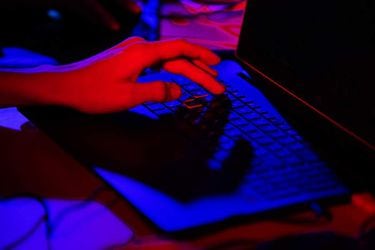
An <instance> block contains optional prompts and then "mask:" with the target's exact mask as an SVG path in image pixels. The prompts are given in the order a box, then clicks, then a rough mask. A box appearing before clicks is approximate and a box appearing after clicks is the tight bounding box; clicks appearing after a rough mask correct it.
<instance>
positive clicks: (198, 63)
mask: <svg viewBox="0 0 375 250" xmlns="http://www.w3.org/2000/svg"><path fill="white" fill-rule="evenodd" d="M193 63H194V64H195V65H196V66H198V67H199V68H201V69H202V70H204V71H206V72H207V73H208V74H210V75H212V76H214V77H216V76H217V75H218V73H217V71H216V70H214V69H213V68H210V67H209V66H208V65H207V64H205V63H203V62H201V61H199V60H193Z"/></svg>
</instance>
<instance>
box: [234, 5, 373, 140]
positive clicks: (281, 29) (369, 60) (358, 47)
mask: <svg viewBox="0 0 375 250" xmlns="http://www.w3.org/2000/svg"><path fill="white" fill-rule="evenodd" d="M374 6H375V4H374V3H373V1H367V0H359V1H355V2H353V1H350V2H348V1H339V0H328V1H327V0H314V1H300V0H284V1H278V0H249V1H248V4H247V10H246V13H245V17H244V21H243V26H242V31H241V37H240V41H239V46H238V51H237V54H238V56H239V57H240V58H241V59H242V60H244V61H246V62H247V63H249V64H251V65H252V66H254V67H255V68H257V69H258V70H260V71H261V72H263V73H264V74H266V75H267V76H269V77H270V78H272V79H273V80H275V81H277V82H278V83H280V84H281V85H282V86H283V87H285V88H287V89H289V90H290V91H291V92H293V93H294V94H296V95H298V96H299V97H301V98H302V99H304V100H305V101H307V102H308V103H310V104H311V105H313V106H314V107H315V108H318V109H319V110H320V111H323V113H325V114H326V115H328V116H330V117H331V118H333V119H334V120H336V121H337V122H339V123H340V124H341V125H343V126H344V127H346V128H348V129H349V130H351V131H353V132H354V133H355V134H357V135H358V136H360V137H362V139H365V140H366V141H367V142H369V143H370V144H372V145H374V144H375V136H374V129H373V128H374V127H375V124H374V121H375V110H374V98H373V91H371V89H373V87H372V85H373V84H374V83H375V81H374V78H373V75H374V66H375V48H374V45H375V25H374V23H375V22H374V21H375V20H374V19H375V8H374Z"/></svg>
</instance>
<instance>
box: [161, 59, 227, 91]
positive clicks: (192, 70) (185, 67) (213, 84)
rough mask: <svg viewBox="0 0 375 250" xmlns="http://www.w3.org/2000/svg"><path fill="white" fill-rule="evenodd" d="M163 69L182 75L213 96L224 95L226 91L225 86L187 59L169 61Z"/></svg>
mask: <svg viewBox="0 0 375 250" xmlns="http://www.w3.org/2000/svg"><path fill="white" fill-rule="evenodd" d="M163 68H164V69H165V70H167V71H169V72H171V73H174V74H181V75H183V76H185V77H187V78H189V79H191V80H192V81H194V82H196V83H197V84H199V85H201V86H202V87H204V88H205V89H207V90H208V91H210V92H211V93H213V94H222V93H224V91H225V88H224V86H223V85H222V84H220V83H219V82H218V81H216V80H215V78H214V77H213V76H212V75H211V74H209V73H207V72H206V71H204V70H202V69H201V68H199V67H197V66H196V65H194V64H192V63H190V62H189V61H187V60H185V59H177V60H173V61H168V62H166V63H165V64H164V65H163Z"/></svg>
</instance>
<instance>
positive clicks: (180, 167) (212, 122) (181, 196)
mask: <svg viewBox="0 0 375 250" xmlns="http://www.w3.org/2000/svg"><path fill="white" fill-rule="evenodd" d="M200 99H201V100H199V101H195V103H194V104H193V103H190V105H191V106H194V108H191V106H189V107H186V106H179V107H178V109H177V110H175V111H176V112H174V113H173V114H163V115H160V116H159V119H158V120H153V119H149V118H147V117H146V116H142V115H140V114H136V113H133V112H121V113H116V114H110V115H95V116H94V115H84V114H80V113H77V112H75V111H71V110H66V109H60V108H53V107H48V108H38V114H39V116H40V117H38V119H36V120H38V121H40V122H41V123H40V124H37V125H38V126H41V127H44V128H45V129H46V131H48V133H49V134H50V135H52V137H53V138H54V139H56V140H57V141H58V142H59V143H60V144H62V145H67V146H68V150H69V151H70V152H72V153H73V154H74V155H75V156H76V157H77V158H78V159H81V160H83V161H84V162H86V163H89V165H90V166H92V165H95V166H101V167H102V168H104V169H107V170H110V171H114V172H117V173H120V174H125V175H127V176H129V177H132V178H135V179H137V180H139V181H142V182H144V183H145V184H148V185H150V186H152V187H154V188H156V189H157V190H160V191H161V192H164V193H166V194H167V195H170V196H171V197H173V198H174V199H176V200H179V201H181V202H188V201H190V200H194V199H197V198H201V197H204V196H209V195H215V194H225V193H231V192H234V191H235V190H236V189H237V188H238V186H239V185H240V184H241V183H242V182H243V178H244V177H245V176H246V173H247V172H249V171H250V170H249V168H250V166H251V160H252V148H251V145H250V143H249V142H248V141H246V140H243V139H238V140H236V141H235V143H234V145H232V144H231V146H230V147H228V144H223V143H220V140H222V135H223V134H224V128H225V126H226V125H227V123H228V115H229V113H230V109H231V102H230V100H229V99H228V98H227V97H226V96H224V95H223V96H218V97H214V98H213V99H212V100H211V101H210V102H206V101H204V99H203V98H200ZM192 102H193V101H192ZM198 103H199V104H198ZM46 117H48V119H46ZM40 118H42V119H40ZM222 147H224V148H222ZM218 152H219V153H220V152H221V155H216V156H215V153H216V154H217V153H218ZM215 157H216V158H222V159H221V160H222V161H221V163H220V168H213V167H212V166H213V165H214V164H212V159H213V158H215Z"/></svg>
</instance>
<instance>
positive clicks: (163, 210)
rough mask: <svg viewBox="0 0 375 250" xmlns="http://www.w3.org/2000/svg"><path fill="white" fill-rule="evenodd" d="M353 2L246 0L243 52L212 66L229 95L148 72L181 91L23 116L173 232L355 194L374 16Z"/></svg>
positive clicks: (364, 183) (367, 130) (369, 113)
mask: <svg viewBox="0 0 375 250" xmlns="http://www.w3.org/2000/svg"><path fill="white" fill-rule="evenodd" d="M345 5H346V3H342V2H340V1H329V2H327V1H324V4H323V1H313V2H310V3H306V2H303V3H302V2H300V1H296V0H286V1H282V2H280V1H275V0H248V3H247V7H246V11H245V15H244V19H243V24H242V30H241V35H240V39H239V44H238V47H237V50H236V55H230V54H229V55H228V54H227V53H224V54H223V55H222V57H223V61H222V62H221V63H220V64H219V65H217V66H216V69H217V70H218V72H219V76H218V79H219V80H220V81H222V82H223V83H224V84H225V85H226V87H227V91H226V93H225V94H224V95H222V96H213V95H211V94H210V93H208V92H207V91H205V90H204V89H202V88H201V87H200V86H198V85H197V84H195V83H193V82H191V81H190V80H188V79H186V78H184V77H182V76H179V75H174V74H170V73H167V72H149V73H147V74H144V75H143V76H142V77H141V78H140V79H139V81H140V82H141V83H140V84H142V82H148V81H154V80H156V79H162V80H167V81H174V82H177V83H178V84H179V85H180V86H182V88H183V94H182V97H181V98H180V99H179V100H176V101H172V102H166V103H145V104H144V105H140V106H138V107H135V108H133V109H131V110H128V111H124V112H119V113H115V114H108V115H87V114H81V113H78V112H76V111H73V110H68V109H65V108H59V107H32V108H23V109H21V111H22V113H23V114H25V115H26V116H27V117H28V118H29V119H30V120H31V121H33V122H34V123H35V124H36V125H37V126H38V127H40V128H41V129H42V130H43V131H45V132H46V133H47V134H48V135H50V136H51V137H52V138H53V139H54V140H55V141H56V142H57V143H58V144H59V145H61V146H62V147H63V148H64V149H65V150H66V151H67V152H70V153H71V154H72V155H73V156H75V157H76V158H77V159H78V160H80V161H81V162H83V163H85V164H86V165H87V166H89V167H90V168H91V169H93V171H94V172H95V173H96V174H97V175H98V176H100V177H101V178H102V179H103V180H104V181H105V182H106V183H107V184H108V185H109V186H110V187H112V188H113V189H114V190H116V192H118V193H119V194H120V195H121V196H122V197H124V198H125V199H126V200H128V201H129V202H130V204H132V206H134V208H136V209H137V211H139V213H140V214H141V215H143V216H144V218H145V220H146V221H148V222H150V224H151V225H153V226H154V227H155V228H156V229H159V230H161V231H163V232H167V233H170V234H176V235H178V234H183V233H186V232H188V233H191V232H202V231H204V229H213V228H217V226H218V225H224V226H226V225H228V224H231V223H232V222H239V221H243V220H244V219H247V218H264V216H271V215H275V214H276V213H277V212H278V211H290V209H292V208H300V207H304V208H308V207H315V208H316V206H317V204H320V203H322V204H324V203H325V202H333V201H337V200H342V199H346V198H347V197H348V195H350V193H351V192H352V191H353V190H363V189H367V190H368V189H369V187H370V183H372V182H371V178H367V179H366V173H367V171H368V170H369V169H370V167H371V166H374V161H373V159H374V158H373V156H374V133H373V132H374V131H373V127H374V126H373V125H374V114H375V112H374V105H372V104H371V103H370V102H372V98H370V96H369V95H370V94H372V93H370V91H369V90H370V89H371V88H370V85H371V84H372V83H373V78H372V76H371V75H370V73H371V69H370V68H371V67H369V65H374V64H368V63H369V62H370V61H371V60H373V59H374V58H375V57H373V54H374V50H373V49H374V47H373V46H374V45H373V43H370V42H369V40H371V39H373V38H374V36H373V35H374V30H373V27H372V26H371V25H370V22H371V19H373V16H372V15H368V16H367V17H366V15H365V14H364V13H367V12H366V11H367V9H362V6H361V5H360V4H358V6H357V5H356V6H347V7H346V8H342V7H345ZM323 6H324V7H323ZM355 7H358V11H357V9H356V8H355ZM363 10H364V12H363ZM356 11H357V12H356ZM353 13H357V14H358V13H361V15H359V14H358V15H357V14H353ZM345 14H350V17H351V18H350V19H347V18H343V17H344V16H345ZM346 17H347V16H346ZM356 18H359V19H356ZM343 20H344V22H343V23H341V21H343ZM357 24H358V25H360V27H361V29H362V30H360V31H358V29H357V26H353V25H357ZM351 25H352V26H351ZM344 27H345V29H344ZM370 29H371V30H370ZM347 32H352V33H350V34H351V35H349V33H347ZM344 38H349V40H350V41H348V39H344ZM342 39H344V40H342ZM343 52H345V53H343ZM67 182H69V180H67Z"/></svg>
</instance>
